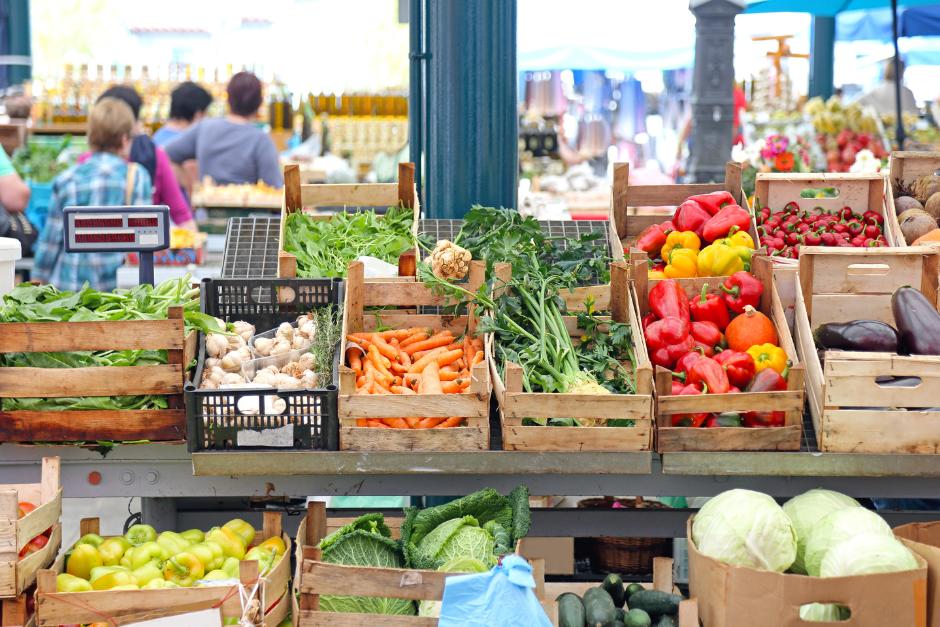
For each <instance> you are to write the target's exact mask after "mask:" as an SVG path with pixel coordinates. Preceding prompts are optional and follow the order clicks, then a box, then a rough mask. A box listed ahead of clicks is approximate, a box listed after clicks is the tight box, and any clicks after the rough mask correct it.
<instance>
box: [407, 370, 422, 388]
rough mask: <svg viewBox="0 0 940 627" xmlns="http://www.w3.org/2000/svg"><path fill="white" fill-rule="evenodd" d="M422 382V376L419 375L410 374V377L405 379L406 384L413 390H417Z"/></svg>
mask: <svg viewBox="0 0 940 627" xmlns="http://www.w3.org/2000/svg"><path fill="white" fill-rule="evenodd" d="M420 381H421V375H417V374H408V375H405V378H404V382H405V384H406V385H407V386H408V387H410V388H411V389H412V390H416V389H417V388H418V383H419V382H420Z"/></svg>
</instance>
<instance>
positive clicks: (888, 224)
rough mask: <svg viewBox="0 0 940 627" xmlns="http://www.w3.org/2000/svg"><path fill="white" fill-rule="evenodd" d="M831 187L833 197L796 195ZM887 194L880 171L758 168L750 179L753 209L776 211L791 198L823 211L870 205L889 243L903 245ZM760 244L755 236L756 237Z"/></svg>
mask: <svg viewBox="0 0 940 627" xmlns="http://www.w3.org/2000/svg"><path fill="white" fill-rule="evenodd" d="M820 187H834V188H836V190H838V192H839V195H838V196H837V197H835V198H800V192H802V191H803V190H804V189H816V188H820ZM890 196H891V194H890V192H889V191H888V187H887V179H886V178H885V175H884V174H843V173H840V174H825V173H822V174H820V173H805V174H780V173H767V172H758V174H757V180H756V182H755V183H754V210H755V211H756V210H758V209H760V208H761V207H770V208H771V210H772V211H774V212H777V211H780V210H782V209H783V208H784V206H785V205H786V204H787V203H788V202H795V203H797V204H798V205H799V206H800V209H803V210H806V211H812V210H813V209H814V208H817V207H821V208H823V209H825V210H826V211H836V210H838V209H841V208H842V207H850V208H851V209H852V210H853V211H855V212H856V213H864V212H866V211H868V210H869V209H871V210H872V211H877V212H878V213H879V214H881V215H882V216H883V217H884V231H885V239H887V240H888V245H889V246H903V245H904V238H903V237H901V229H900V227H899V226H898V219H897V216H896V215H895V214H894V210H893V209H892V208H891V207H890V206H889V204H888V203H889V202H890V200H889V199H888V197H890ZM757 244H758V248H760V243H759V238H758V240H757ZM774 263H780V264H784V265H793V266H795V265H798V263H799V260H797V259H778V258H776V257H775V258H774Z"/></svg>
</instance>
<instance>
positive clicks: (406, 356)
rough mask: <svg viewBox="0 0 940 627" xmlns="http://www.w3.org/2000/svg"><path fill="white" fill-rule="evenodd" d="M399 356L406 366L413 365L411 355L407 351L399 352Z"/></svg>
mask: <svg viewBox="0 0 940 627" xmlns="http://www.w3.org/2000/svg"><path fill="white" fill-rule="evenodd" d="M398 358H399V359H401V363H402V365H403V366H405V367H406V368H410V367H411V355H409V354H408V353H406V352H405V351H400V352H399V353H398Z"/></svg>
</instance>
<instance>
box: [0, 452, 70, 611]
mask: <svg viewBox="0 0 940 627" xmlns="http://www.w3.org/2000/svg"><path fill="white" fill-rule="evenodd" d="M60 486H61V484H60V482H59V458H58V457H44V458H43V459H42V478H41V480H40V482H39V483H22V484H7V485H0V597H16V596H19V595H21V594H22V593H23V591H24V590H26V589H27V588H28V587H29V586H31V585H32V583H33V582H34V581H35V580H36V573H37V572H38V571H39V569H40V568H45V567H46V566H48V565H49V564H50V563H52V560H53V559H55V556H56V553H58V552H59V545H60V544H61V543H62V530H61V528H60V527H59V517H60V516H61V515H62V488H61V487H60ZM21 501H25V502H29V503H32V504H33V505H35V506H36V509H34V510H33V511H32V512H30V513H28V514H26V515H25V516H23V517H22V518H17V504H18V503H19V502H21ZM50 527H51V528H52V535H51V536H50V537H49V542H48V543H46V546H44V547H43V548H42V549H40V550H39V551H36V552H35V553H32V554H30V555H27V556H26V557H24V558H23V559H20V558H19V552H20V551H21V550H23V547H25V546H26V545H27V544H28V543H29V541H30V540H32V539H33V538H35V537H36V536H38V535H40V534H42V533H43V532H45V531H46V530H47V529H49V528H50Z"/></svg>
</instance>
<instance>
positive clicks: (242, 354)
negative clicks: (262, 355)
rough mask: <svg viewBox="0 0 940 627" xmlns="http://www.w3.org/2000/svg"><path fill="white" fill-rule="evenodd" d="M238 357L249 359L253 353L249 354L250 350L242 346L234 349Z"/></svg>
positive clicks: (243, 359) (244, 359)
mask: <svg viewBox="0 0 940 627" xmlns="http://www.w3.org/2000/svg"><path fill="white" fill-rule="evenodd" d="M235 352H236V353H237V354H238V355H239V357H241V358H242V361H250V360H251V358H252V357H254V355H252V354H251V350H250V349H249V348H248V347H247V346H242V347H241V348H239V349H238V350H237V351H235Z"/></svg>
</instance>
